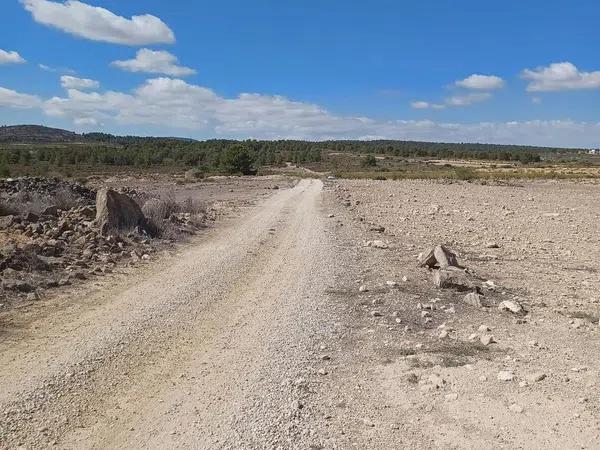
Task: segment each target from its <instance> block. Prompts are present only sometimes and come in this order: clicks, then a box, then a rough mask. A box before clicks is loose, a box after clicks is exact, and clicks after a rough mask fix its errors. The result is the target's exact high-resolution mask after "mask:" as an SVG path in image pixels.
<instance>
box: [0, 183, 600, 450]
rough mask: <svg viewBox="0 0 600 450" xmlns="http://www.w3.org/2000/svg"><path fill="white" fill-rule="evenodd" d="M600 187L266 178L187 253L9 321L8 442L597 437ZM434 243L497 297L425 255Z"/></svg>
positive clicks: (396, 444)
mask: <svg viewBox="0 0 600 450" xmlns="http://www.w3.org/2000/svg"><path fill="white" fill-rule="evenodd" d="M282 187H283V186H282ZM181 189H192V187H190V188H188V187H186V186H183V187H181ZM223 191H226V192H228V194H235V192H233V193H229V190H228V189H224V190H223V189H221V190H220V192H223ZM599 191H600V186H598V185H597V184H583V183H566V182H543V183H542V182H539V183H526V184H520V185H519V184H516V183H515V184H511V185H482V184H477V183H453V184H444V183H434V182H392V181H379V182H377V181H342V180H334V181H326V182H325V184H323V182H321V181H319V180H302V181H300V182H299V183H298V184H297V185H295V186H294V187H291V188H285V189H279V190H272V189H270V190H268V192H267V190H265V194H267V195H264V196H263V197H264V199H262V200H260V201H257V200H256V199H257V198H258V197H255V199H254V202H255V205H254V206H251V207H249V208H245V209H244V210H242V211H239V213H238V214H236V215H235V216H230V217H229V218H227V219H223V220H221V221H219V223H218V225H217V226H215V227H214V228H211V229H208V230H206V232H203V233H201V234H200V235H198V236H197V237H196V238H195V239H194V240H193V242H192V243H190V245H188V246H186V247H183V248H180V249H179V250H178V251H176V252H171V253H170V254H168V255H167V254H165V255H162V256H161V257H160V258H156V259H153V260H151V261H149V262H147V263H145V264H143V265H142V266H141V267H136V268H131V269H130V270H128V271H126V272H122V273H115V274H112V275H111V276H107V277H104V278H102V279H98V280H95V281H94V284H92V283H88V284H83V285H81V286H78V287H76V288H75V287H72V288H71V290H70V291H65V292H64V293H63V294H62V295H57V296H56V297H52V298H47V299H44V300H43V301H42V302H37V303H36V304H34V305H31V306H30V307H28V308H25V309H24V310H23V309H21V310H18V311H17V310H12V311H9V312H7V313H3V315H2V316H0V318H1V319H2V328H1V330H0V333H1V334H0V339H1V345H0V362H1V363H2V364H0V386H2V390H1V391H0V414H1V416H0V417H1V420H0V448H14V447H19V446H22V447H25V448H43V447H47V446H51V445H55V446H57V447H58V448H361V449H362V448H382V449H383V448H386V449H387V448H444V449H445V448H527V449H530V448H598V442H599V441H600V422H599V419H600V411H599V407H600V404H599V399H598V395H597V392H598V387H599V386H598V375H599V371H600V363H599V362H598V358H597V355H598V353H599V350H600V348H599V347H600V345H599V341H598V332H599V330H600V327H599V325H598V318H599V316H600V303H599V302H600V297H599V296H598V291H599V288H600V277H599V276H598V268H597V261H598V259H599V258H600V250H599V249H600V247H599V245H598V244H599V240H600V237H599V231H600V230H599V227H598V221H599V219H600V196H599V195H598V194H599ZM185 195H188V193H186V194H185ZM215 195H217V193H216V192H215ZM238 198H239V197H238ZM374 241H382V242H381V244H383V245H380V244H377V245H373V242H374ZM368 242H370V245H366V244H367V243H368ZM439 243H445V244H447V245H448V246H449V247H450V248H452V249H453V250H454V251H456V252H457V254H458V258H459V261H460V263H461V264H462V265H464V266H466V267H467V268H468V269H469V270H470V271H471V273H472V274H473V276H476V277H477V280H480V281H481V286H480V287H478V289H479V290H480V291H481V292H482V294H483V298H484V299H485V301H486V304H487V305H488V306H486V307H476V306H472V305H469V304H466V303H464V302H463V297H464V296H465V292H459V291H457V290H455V289H438V288H436V287H435V286H434V284H433V283H432V280H431V279H432V273H431V271H430V270H429V269H426V268H420V267H417V256H418V254H419V253H421V252H423V251H426V250H428V249H429V248H431V247H433V246H435V245H437V244H439ZM378 247H387V248H378ZM505 300H511V301H514V302H517V303H518V304H520V305H522V306H523V307H524V308H525V310H526V312H523V313H522V314H513V313H510V312H506V311H500V310H499V309H498V308H497V305H498V304H499V303H501V302H502V301H505ZM482 325H484V326H485V327H483V328H482V327H481V326H482ZM490 336H493V339H490V338H489V337H490ZM482 337H483V338H484V339H482ZM485 337H487V339H485ZM490 341H492V342H490Z"/></svg>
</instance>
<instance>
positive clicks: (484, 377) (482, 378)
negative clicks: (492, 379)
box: [479, 375, 487, 381]
mask: <svg viewBox="0 0 600 450" xmlns="http://www.w3.org/2000/svg"><path fill="white" fill-rule="evenodd" d="M479 381H487V377H486V376H485V375H481V376H480V377H479Z"/></svg>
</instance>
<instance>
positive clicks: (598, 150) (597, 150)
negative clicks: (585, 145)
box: [588, 148, 600, 155]
mask: <svg viewBox="0 0 600 450" xmlns="http://www.w3.org/2000/svg"><path fill="white" fill-rule="evenodd" d="M588 153H589V154H590V155H600V148H595V149H592V150H590V151H589V152H588Z"/></svg>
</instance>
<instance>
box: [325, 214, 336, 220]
mask: <svg viewBox="0 0 600 450" xmlns="http://www.w3.org/2000/svg"><path fill="white" fill-rule="evenodd" d="M327 217H329V218H330V219H332V218H334V217H335V214H328V215H327Z"/></svg>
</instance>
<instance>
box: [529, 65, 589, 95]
mask: <svg viewBox="0 0 600 450" xmlns="http://www.w3.org/2000/svg"><path fill="white" fill-rule="evenodd" d="M521 77H522V78H523V79H525V80H529V84H528V85H527V90H528V91H529V92H542V91H566V90H573V89H600V71H596V72H581V71H580V70H579V69H578V68H577V67H576V66H575V65H574V64H572V63H570V62H561V63H553V64H550V65H549V66H548V67H538V68H536V69H533V70H530V69H525V70H524V71H523V72H522V73H521Z"/></svg>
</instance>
